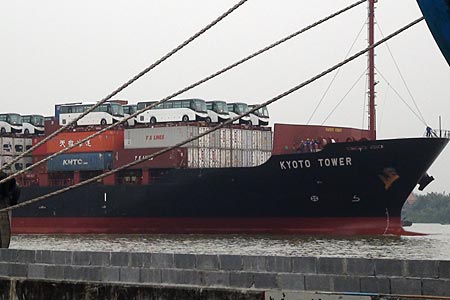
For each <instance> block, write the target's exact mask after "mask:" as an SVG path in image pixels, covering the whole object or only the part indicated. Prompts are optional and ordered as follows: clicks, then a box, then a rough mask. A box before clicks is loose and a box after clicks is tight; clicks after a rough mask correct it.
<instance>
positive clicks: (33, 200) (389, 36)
mask: <svg viewBox="0 0 450 300" xmlns="http://www.w3.org/2000/svg"><path fill="white" fill-rule="evenodd" d="M423 20H424V17H421V18H418V19H417V20H415V21H413V22H411V23H409V24H407V25H405V26H404V27H402V28H400V29H399V30H397V31H395V32H394V33H392V34H390V35H388V36H387V37H385V38H383V39H382V40H380V41H378V42H376V43H374V44H373V45H371V46H369V47H367V48H366V49H364V50H361V51H360V52H358V53H356V54H354V55H353V56H351V57H349V58H347V59H345V60H343V61H341V62H340V63H338V64H336V65H334V66H333V67H331V68H329V69H327V70H325V71H323V72H322V73H320V74H318V75H316V76H314V77H312V78H310V79H308V80H306V81H304V82H302V83H300V84H299V85H296V86H295V87H293V88H291V89H289V90H287V91H285V92H284V93H281V94H279V95H278V96H276V97H274V98H272V99H270V100H267V101H266V102H264V103H262V104H259V105H256V106H255V107H253V108H252V109H250V110H249V111H248V112H245V113H243V114H240V115H238V116H236V117H234V118H232V119H230V120H228V121H226V122H224V123H222V124H220V125H217V126H216V127H213V128H211V129H209V130H207V131H205V132H204V133H202V134H199V135H197V136H195V137H192V138H190V139H187V140H185V141H183V142H180V143H178V144H176V145H174V146H171V147H167V148H165V149H162V150H160V151H158V152H156V153H154V154H151V155H149V156H147V157H145V158H141V159H139V160H136V161H133V162H130V163H128V164H125V165H123V166H121V167H119V168H116V169H114V170H111V171H108V172H106V173H103V174H101V175H98V176H95V177H92V178H90V179H88V180H85V181H82V182H79V183H77V184H74V185H71V186H69V187H66V188H63V189H60V190H57V191H54V192H52V193H48V194H45V195H42V196H39V197H36V198H33V199H30V200H27V201H24V202H22V203H19V204H17V205H13V206H10V207H7V208H3V209H0V212H3V211H10V210H14V209H17V208H20V207H24V206H27V205H30V204H32V203H35V202H38V201H41V200H44V199H46V198H49V197H52V196H56V195H59V194H62V193H65V192H67V191H70V190H73V189H76V188H78V187H81V186H84V185H86V184H89V183H92V182H95V181H97V180H100V179H103V178H105V177H107V176H110V175H113V174H115V173H117V172H119V171H121V170H124V169H127V168H129V167H132V166H135V165H137V164H140V163H142V162H144V161H147V160H151V159H153V158H155V157H157V156H159V155H161V154H164V153H166V152H168V151H171V150H173V149H175V148H178V147H180V146H183V145H185V144H187V143H190V142H192V141H194V140H197V139H199V138H201V137H203V136H205V135H208V134H210V133H211V132H214V131H216V130H218V129H220V128H222V127H224V126H226V125H228V124H231V123H232V122H234V121H237V120H239V119H241V118H242V117H245V116H247V115H249V114H250V113H252V112H255V111H257V110H259V109H260V108H262V107H265V106H268V105H270V104H272V103H273V102H276V101H278V100H280V99H282V98H284V97H286V96H288V95H290V94H292V93H293V92H295V91H297V90H299V89H301V88H303V87H305V86H307V85H309V84H311V83H313V82H315V81H316V80H318V79H320V78H322V77H324V76H325V75H327V74H329V73H331V72H333V71H335V70H337V69H338V68H340V67H341V66H344V65H346V64H348V63H350V62H351V61H353V60H355V59H357V58H358V57H360V56H362V55H364V54H366V53H367V52H368V51H370V50H371V49H373V48H376V47H378V46H379V45H381V44H383V43H385V42H386V41H388V40H390V39H392V38H393V37H395V36H397V35H399V34H400V33H402V32H403V31H405V30H407V29H409V28H411V27H412V26H414V25H416V24H417V23H419V22H421V21H423Z"/></svg>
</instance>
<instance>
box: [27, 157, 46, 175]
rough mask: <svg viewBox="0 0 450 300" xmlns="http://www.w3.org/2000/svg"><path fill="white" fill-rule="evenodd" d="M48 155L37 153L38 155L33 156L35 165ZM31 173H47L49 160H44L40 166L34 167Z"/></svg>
mask: <svg viewBox="0 0 450 300" xmlns="http://www.w3.org/2000/svg"><path fill="white" fill-rule="evenodd" d="M46 157H47V156H45V155H37V156H33V161H32V163H33V165H34V164H35V163H37V162H39V161H41V160H43V159H44V158H46ZM30 172H31V173H33V174H43V173H47V162H44V163H42V164H40V165H39V166H36V167H34V168H33V169H32V170H31V171H30Z"/></svg>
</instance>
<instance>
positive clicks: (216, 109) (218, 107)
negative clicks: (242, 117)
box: [206, 101, 230, 123]
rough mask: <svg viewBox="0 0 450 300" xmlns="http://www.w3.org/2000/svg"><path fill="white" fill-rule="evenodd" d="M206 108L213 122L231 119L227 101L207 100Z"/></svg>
mask: <svg viewBox="0 0 450 300" xmlns="http://www.w3.org/2000/svg"><path fill="white" fill-rule="evenodd" d="M206 109H207V112H208V116H209V118H210V119H211V122H214V123H222V122H225V121H227V120H229V119H230V114H229V113H228V106H227V103H226V102H225V101H207V102H206Z"/></svg>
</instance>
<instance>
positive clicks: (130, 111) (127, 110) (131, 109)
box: [123, 105, 137, 115]
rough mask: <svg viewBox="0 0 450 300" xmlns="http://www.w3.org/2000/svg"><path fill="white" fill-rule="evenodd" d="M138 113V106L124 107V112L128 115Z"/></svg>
mask: <svg viewBox="0 0 450 300" xmlns="http://www.w3.org/2000/svg"><path fill="white" fill-rule="evenodd" d="M136 111H137V107H136V105H126V106H124V107H123V112H124V113H125V114H128V115H132V114H134V113H135V112H136Z"/></svg>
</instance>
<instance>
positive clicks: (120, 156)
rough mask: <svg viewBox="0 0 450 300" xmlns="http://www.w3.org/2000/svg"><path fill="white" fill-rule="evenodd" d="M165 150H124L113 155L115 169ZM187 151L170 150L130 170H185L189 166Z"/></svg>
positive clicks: (184, 149) (183, 149) (181, 149)
mask: <svg viewBox="0 0 450 300" xmlns="http://www.w3.org/2000/svg"><path fill="white" fill-rule="evenodd" d="M162 149H164V148H149V149H122V150H119V151H117V152H115V153H114V154H113V167H114V168H117V167H120V166H123V165H125V164H128V163H130V162H133V161H136V160H139V159H141V158H144V157H146V156H149V155H151V154H153V153H156V152H158V151H160V150H162ZM187 160H188V159H187V149H186V148H177V149H173V150H170V151H169V152H166V153H164V154H162V155H159V156H157V157H155V158H154V159H152V160H146V161H144V162H142V163H140V164H138V165H135V166H133V167H130V169H166V168H184V167H186V166H187Z"/></svg>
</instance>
